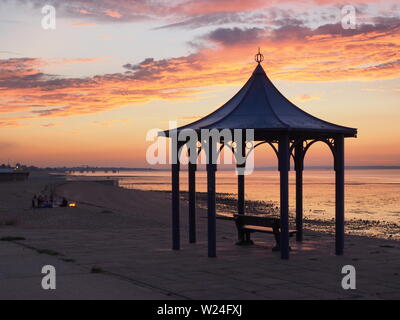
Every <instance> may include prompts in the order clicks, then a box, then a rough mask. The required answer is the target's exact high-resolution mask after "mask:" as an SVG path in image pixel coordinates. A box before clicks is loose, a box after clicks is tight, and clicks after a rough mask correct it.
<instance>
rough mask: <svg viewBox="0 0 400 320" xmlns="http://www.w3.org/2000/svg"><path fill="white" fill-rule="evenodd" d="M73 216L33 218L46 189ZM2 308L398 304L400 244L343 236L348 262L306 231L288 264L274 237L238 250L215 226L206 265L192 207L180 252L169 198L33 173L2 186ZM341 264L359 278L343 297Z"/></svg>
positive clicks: (202, 226)
mask: <svg viewBox="0 0 400 320" xmlns="http://www.w3.org/2000/svg"><path fill="white" fill-rule="evenodd" d="M49 185H52V186H54V187H55V190H56V194H57V195H58V196H63V197H66V198H67V199H68V200H71V201H75V202H76V203H77V207H74V208H69V207H67V208H51V209H50V208H49V209H32V208H30V205H31V198H32V196H33V194H35V193H39V192H40V191H41V190H43V189H44V188H45V187H46V186H49ZM0 192H1V195H2V196H1V203H0V239H1V240H3V241H0V298H1V299H17V298H19V299H40V298H43V299H69V298H77V299H398V298H400V275H399V270H400V243H399V242H398V241H396V240H385V239H379V238H368V237H364V236H357V235H347V236H346V243H345V255H344V256H341V257H339V256H335V255H334V254H333V253H334V237H333V236H332V235H331V234H329V233H326V232H316V231H311V230H305V240H304V242H303V243H302V244H298V243H296V242H295V241H294V239H291V247H292V249H293V250H292V252H291V259H290V260H289V261H284V260H280V259H279V255H278V254H277V253H274V252H272V251H271V247H272V246H273V245H274V243H273V237H272V236H270V235H265V234H255V235H254V236H253V239H254V240H255V245H254V246H251V247H239V246H235V241H236V237H237V235H236V228H235V226H234V223H233V222H232V221H229V220H223V219H218V220H217V250H218V251H217V253H218V257H217V258H214V259H210V258H207V243H206V237H207V232H206V212H205V210H204V209H202V208H198V211H197V224H198V243H197V244H190V245H189V244H188V239H187V219H186V215H187V204H186V201H184V200H182V201H181V216H182V217H181V221H182V226H181V228H182V246H183V248H182V250H180V251H172V250H171V249H170V246H171V240H170V233H171V232H170V227H171V226H170V195H169V194H168V193H166V192H155V191H139V190H128V189H123V188H118V187H114V186H107V185H103V184H101V183H97V182H86V181H85V182H79V181H73V182H67V181H64V180H63V178H62V177H55V176H49V175H47V174H46V173H33V174H32V176H31V177H30V179H29V180H27V181H25V182H10V183H1V184H0ZM45 264H51V265H54V266H55V267H56V269H57V275H58V282H57V289H56V290H51V291H45V290H43V289H42V288H41V286H40V281H41V278H42V275H41V273H40V270H41V266H43V265H45ZM344 265H353V266H354V267H355V268H356V271H357V289H356V290H344V289H342V287H341V280H342V277H343V275H342V274H341V270H342V267H343V266H344Z"/></svg>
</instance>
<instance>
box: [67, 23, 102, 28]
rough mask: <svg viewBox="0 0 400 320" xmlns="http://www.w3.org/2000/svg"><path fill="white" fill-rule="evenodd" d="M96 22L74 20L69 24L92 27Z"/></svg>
mask: <svg viewBox="0 0 400 320" xmlns="http://www.w3.org/2000/svg"><path fill="white" fill-rule="evenodd" d="M96 25H97V24H96V23H89V22H74V23H72V24H71V26H73V27H93V26H96Z"/></svg>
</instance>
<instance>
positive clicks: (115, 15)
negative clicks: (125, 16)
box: [104, 10, 122, 19]
mask: <svg viewBox="0 0 400 320" xmlns="http://www.w3.org/2000/svg"><path fill="white" fill-rule="evenodd" d="M104 13H105V14H106V15H107V16H109V17H112V18H116V19H120V18H122V14H120V13H119V12H118V11H115V10H106V11H104Z"/></svg>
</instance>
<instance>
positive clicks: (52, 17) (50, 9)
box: [41, 5, 57, 30]
mask: <svg viewBox="0 0 400 320" xmlns="http://www.w3.org/2000/svg"><path fill="white" fill-rule="evenodd" d="M41 12H42V14H43V15H44V16H43V17H42V20H41V24H42V28H43V29H44V30H55V29H56V26H57V25H56V8H54V6H51V5H45V6H44V7H42V11H41Z"/></svg>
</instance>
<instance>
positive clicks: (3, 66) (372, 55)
mask: <svg viewBox="0 0 400 320" xmlns="http://www.w3.org/2000/svg"><path fill="white" fill-rule="evenodd" d="M230 32H233V34H230ZM237 32H240V31H238V30H236V29H235V28H233V29H225V30H223V32H220V33H218V34H217V36H215V34H214V37H211V38H210V37H207V36H206V37H203V40H204V39H207V40H208V41H212V42H213V43H214V44H215V46H214V47H212V48H209V47H204V48H200V49H199V50H198V52H197V53H194V54H191V55H188V56H184V57H179V58H171V59H163V60H154V59H151V58H148V59H145V60H144V61H142V62H141V63H138V64H126V65H125V66H124V67H125V69H126V71H125V72H121V73H114V74H105V75H98V76H94V77H87V78H58V77H53V76H51V75H47V74H45V73H43V71H41V70H42V68H43V66H45V65H47V64H49V63H72V62H93V61H97V60H96V59H99V58H93V59H72V60H70V59H59V60H58V61H57V60H54V59H53V60H50V61H43V60H40V59H30V58H20V59H15V58H14V59H3V60H0V95H1V100H0V113H3V114H4V113H11V112H16V111H19V112H21V111H25V112H28V114H29V117H32V118H50V117H60V116H72V115H76V114H89V113H98V112H102V111H106V110H110V109H114V108H118V107H122V106H127V105H134V104H143V103H146V102H149V101H152V100H155V99H165V100H170V99H193V98H192V97H191V96H192V95H195V94H198V93H200V92H202V91H203V90H205V89H203V88H206V87H210V86H218V85H221V86H223V85H227V84H229V85H232V84H242V83H243V82H244V81H245V80H246V78H247V77H248V76H249V74H250V73H251V71H252V69H253V68H254V62H253V63H251V61H252V59H251V55H252V53H255V49H256V47H257V46H261V48H263V53H264V55H265V61H264V67H265V69H266V71H267V73H268V75H269V77H270V78H271V79H272V80H273V81H275V80H292V81H339V80H349V79H352V80H354V79H356V80H364V81H368V80H377V79H387V78H396V77H398V76H399V74H400V57H399V52H400V50H399V49H400V26H395V27H387V28H376V29H372V30H370V29H368V30H366V31H362V30H361V31H360V30H355V31H353V33H346V34H341V33H338V32H336V31H335V29H334V28H333V27H329V28H325V29H323V30H314V31H313V30H301V33H297V34H295V35H294V36H293V34H292V33H289V34H287V35H286V34H285V33H284V32H286V31H285V29H282V30H278V31H275V33H271V32H270V31H268V32H265V31H264V30H263V31H262V32H261V33H258V32H259V30H257V29H254V30H252V31H251V32H250V33H246V37H238V38H235V37H234V35H235V34H236V33H237ZM277 32H278V33H279V35H280V37H276V35H277ZM287 32H289V31H287ZM252 33H256V34H255V35H254V38H252ZM226 39H228V40H226ZM235 39H236V40H237V41H238V42H236V43H235V42H234V40H235ZM312 98H313V97H305V96H304V97H303V101H307V100H310V99H312ZM314 98H315V97H314Z"/></svg>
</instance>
